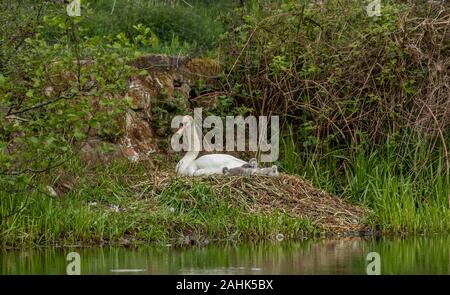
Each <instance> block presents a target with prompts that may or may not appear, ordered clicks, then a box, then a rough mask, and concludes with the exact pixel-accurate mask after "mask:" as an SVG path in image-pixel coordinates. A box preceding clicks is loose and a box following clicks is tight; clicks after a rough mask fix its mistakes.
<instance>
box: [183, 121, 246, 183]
mask: <svg viewBox="0 0 450 295" xmlns="http://www.w3.org/2000/svg"><path fill="white" fill-rule="evenodd" d="M193 122H194V120H193V119H192V117H191V116H184V117H183V119H182V123H183V126H182V127H181V128H180V129H179V130H178V131H177V134H178V135H180V136H181V135H182V134H183V132H184V131H185V130H187V131H188V132H190V133H191V134H188V136H187V140H188V147H189V149H188V151H187V152H186V155H184V157H183V158H182V159H181V160H180V161H179V162H178V164H177V166H176V168H175V170H176V172H177V174H181V175H186V176H200V175H211V174H223V168H224V167H227V168H230V169H231V168H236V167H241V166H242V165H245V164H247V162H245V161H244V160H241V159H238V158H236V157H233V156H231V155H227V154H210V155H204V156H201V157H200V158H198V159H196V158H197V156H198V153H199V151H198V149H196V148H195V147H200V138H199V136H198V133H197V129H196V128H195V126H194V124H193ZM192 141H193V142H192Z"/></svg>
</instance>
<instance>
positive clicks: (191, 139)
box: [178, 124, 200, 173]
mask: <svg viewBox="0 0 450 295" xmlns="http://www.w3.org/2000/svg"><path fill="white" fill-rule="evenodd" d="M189 129H190V130H189ZM189 129H188V131H190V132H189V135H188V136H187V142H188V151H187V152H186V154H185V155H184V157H183V158H182V159H181V161H180V162H179V164H180V167H178V170H179V172H181V173H183V172H184V171H185V170H186V169H187V168H188V167H189V165H190V164H191V163H192V162H193V161H194V160H195V159H196V158H197V156H198V153H199V151H200V138H199V136H198V133H197V128H195V125H194V124H192V125H190V126H189Z"/></svg>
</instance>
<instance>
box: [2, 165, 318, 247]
mask: <svg viewBox="0 0 450 295" xmlns="http://www.w3.org/2000/svg"><path fill="white" fill-rule="evenodd" d="M71 165H73V166H72V167H66V168H65V173H66V174H68V175H77V176H78V177H79V182H78V185H77V186H76V189H74V190H73V191H71V192H70V193H69V194H67V195H65V196H62V197H52V196H49V195H48V194H47V193H46V188H45V187H41V188H40V189H39V190H37V189H34V190H33V191H32V192H31V193H30V195H29V199H28V201H26V199H27V197H26V194H5V193H0V200H1V202H0V213H1V215H2V216H5V215H7V214H8V212H12V211H13V210H15V209H17V208H19V207H20V206H22V205H23V204H24V203H26V204H27V205H26V207H25V209H24V210H23V212H21V213H18V214H14V215H12V216H11V217H9V218H6V219H4V220H2V222H1V223H0V236H1V246H22V245H34V244H38V245H70V244H99V243H111V244H115V243H121V242H124V240H125V239H126V240H129V241H130V242H132V243H140V242H145V243H154V244H158V245H161V244H165V243H176V244H180V243H186V242H188V243H191V241H194V243H204V242H206V241H231V242H237V241H258V240H266V239H275V238H276V235H277V234H278V233H282V234H283V235H284V237H285V238H286V239H290V238H294V239H295V238H299V237H301V236H303V235H310V234H315V233H316V232H318V228H317V227H316V226H313V225H312V223H311V222H309V221H308V220H303V219H299V218H291V217H289V216H287V215H286V214H283V213H281V212H277V211H276V210H274V212H273V213H270V214H268V213H263V212H255V213H250V212H248V210H247V209H246V204H245V203H243V204H241V205H235V204H233V203H232V202H231V198H230V196H229V195H226V194H224V195H220V196H219V195H217V194H216V193H215V192H214V190H213V189H212V187H211V185H209V184H208V183H207V182H202V181H195V182H193V183H192V184H188V183H187V180H185V179H182V178H180V179H173V180H172V181H171V183H170V184H169V185H168V186H167V187H165V188H164V189H163V190H162V191H159V189H158V188H156V187H154V186H153V184H152V183H149V182H148V178H147V176H146V174H145V173H146V171H147V167H146V166H145V165H143V164H139V165H134V164H130V163H124V162H121V163H115V164H113V165H111V166H109V167H108V168H107V169H104V168H102V167H99V169H98V170H97V171H94V172H90V173H86V170H84V168H82V167H81V165H79V164H77V163H76V162H74V163H71ZM49 180H50V179H47V180H46V181H49ZM46 181H45V180H43V181H42V183H45V182H46ZM115 206H117V207H118V208H119V212H115V211H114V210H113V208H114V207H115Z"/></svg>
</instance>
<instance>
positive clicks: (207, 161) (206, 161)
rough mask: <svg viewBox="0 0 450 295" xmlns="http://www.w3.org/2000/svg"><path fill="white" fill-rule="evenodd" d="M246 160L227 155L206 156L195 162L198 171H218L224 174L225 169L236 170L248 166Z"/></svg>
mask: <svg viewBox="0 0 450 295" xmlns="http://www.w3.org/2000/svg"><path fill="white" fill-rule="evenodd" d="M246 163H247V162H245V161H244V160H241V159H238V158H236V157H233V156H231V155H227V154H211V155H204V156H201V157H200V158H198V159H197V160H195V164H196V165H197V168H198V169H205V168H207V169H218V170H220V174H222V169H223V167H228V168H230V169H231V168H236V167H241V166H242V165H244V164H246Z"/></svg>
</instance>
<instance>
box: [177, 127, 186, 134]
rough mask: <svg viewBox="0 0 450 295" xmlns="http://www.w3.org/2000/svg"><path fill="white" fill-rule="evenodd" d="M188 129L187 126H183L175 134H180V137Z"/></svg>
mask: <svg viewBox="0 0 450 295" xmlns="http://www.w3.org/2000/svg"><path fill="white" fill-rule="evenodd" d="M185 128H186V126H185V125H183V126H181V127H180V129H178V131H177V132H175V134H178V135H180V136H181V135H183V132H184V129H185Z"/></svg>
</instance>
